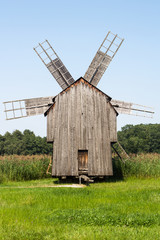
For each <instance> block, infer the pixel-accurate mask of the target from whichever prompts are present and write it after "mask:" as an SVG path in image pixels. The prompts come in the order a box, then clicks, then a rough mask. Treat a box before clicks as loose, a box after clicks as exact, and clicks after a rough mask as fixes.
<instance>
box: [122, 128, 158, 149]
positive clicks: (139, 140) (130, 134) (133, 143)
mask: <svg viewBox="0 0 160 240" xmlns="http://www.w3.org/2000/svg"><path fill="white" fill-rule="evenodd" d="M118 141H119V142H120V144H121V145H122V147H123V148H124V149H125V151H126V152H127V153H128V154H129V153H135V154H137V153H160V124H139V125H135V126H134V125H126V126H124V127H122V129H121V131H119V132H118Z"/></svg>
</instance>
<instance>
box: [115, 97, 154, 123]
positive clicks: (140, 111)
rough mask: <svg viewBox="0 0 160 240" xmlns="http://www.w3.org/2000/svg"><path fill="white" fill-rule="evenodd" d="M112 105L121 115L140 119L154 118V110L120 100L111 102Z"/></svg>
mask: <svg viewBox="0 0 160 240" xmlns="http://www.w3.org/2000/svg"><path fill="white" fill-rule="evenodd" d="M111 104H112V105H113V107H114V108H115V109H116V111H117V112H118V113H119V114H129V115H134V116H140V117H147V118H152V117H153V114H154V111H153V108H151V107H147V106H143V105H139V104H135V103H131V102H124V101H120V100H115V99H112V100H111Z"/></svg>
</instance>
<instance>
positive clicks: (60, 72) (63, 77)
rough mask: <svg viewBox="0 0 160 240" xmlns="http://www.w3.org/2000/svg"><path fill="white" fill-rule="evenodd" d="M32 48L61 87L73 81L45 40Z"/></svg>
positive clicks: (65, 86) (63, 87) (67, 85)
mask: <svg viewBox="0 0 160 240" xmlns="http://www.w3.org/2000/svg"><path fill="white" fill-rule="evenodd" d="M34 50H35V52H36V53H37V55H38V56H39V57H40V59H41V60H42V62H43V63H44V64H45V66H46V67H47V68H48V70H49V71H50V73H51V74H52V76H53V77H54V78H55V79H56V81H57V82H58V84H59V85H60V87H61V88H62V89H65V88H67V87H69V86H70V85H71V84H72V83H73V82H74V79H73V77H72V76H71V74H70V73H69V71H68V70H67V68H66V67H65V66H64V64H63V62H62V61H61V60H60V58H59V57H58V55H57V54H56V52H55V51H54V49H53V48H52V46H51V45H50V43H49V42H48V41H47V40H45V41H44V42H43V43H39V45H38V46H37V47H36V48H34Z"/></svg>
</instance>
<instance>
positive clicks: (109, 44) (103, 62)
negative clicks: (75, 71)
mask: <svg viewBox="0 0 160 240" xmlns="http://www.w3.org/2000/svg"><path fill="white" fill-rule="evenodd" d="M123 41H124V39H122V38H120V37H119V36H118V35H117V34H116V35H115V34H113V33H112V32H110V31H109V32H108V33H107V35H106V37H105V39H104V40H103V42H102V44H101V46H100V48H99V49H98V51H97V53H96V55H95V57H94V58H93V60H92V62H91V64H90V66H89V68H88V70H87V72H86V73H85V75H84V79H86V80H87V81H88V82H90V83H91V84H93V85H94V86H97V84H98V83H99V81H100V79H101V77H102V76H103V74H104V72H105V71H106V69H107V68H108V66H109V64H110V62H111V61H112V59H113V57H114V56H115V54H116V53H117V51H118V49H119V48H120V46H121V44H122V42H123Z"/></svg>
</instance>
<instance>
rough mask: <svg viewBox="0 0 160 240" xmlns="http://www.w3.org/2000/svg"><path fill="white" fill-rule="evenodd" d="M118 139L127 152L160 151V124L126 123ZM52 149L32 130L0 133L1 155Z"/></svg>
mask: <svg viewBox="0 0 160 240" xmlns="http://www.w3.org/2000/svg"><path fill="white" fill-rule="evenodd" d="M118 141H119V142H120V144H121V145H122V147H123V148H124V149H125V151H126V152H127V153H135V154H137V153H160V124H139V125H135V126H134V125H126V126H124V127H122V129H121V131H118ZM52 151H53V146H52V144H48V143H47V141H46V137H43V138H42V137H40V136H35V134H34V132H32V131H30V130H25V131H24V132H23V133H22V132H20V131H19V130H15V131H14V132H13V133H9V132H6V133H5V134H4V136H2V135H0V155H4V154H7V155H12V154H17V155H35V154H49V155H50V154H52Z"/></svg>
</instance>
